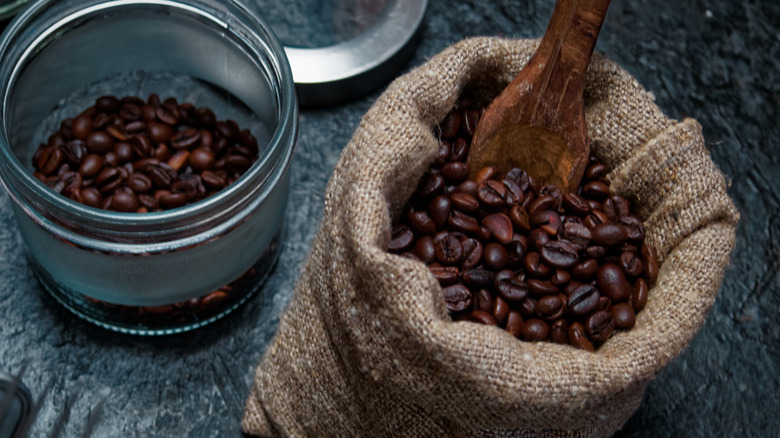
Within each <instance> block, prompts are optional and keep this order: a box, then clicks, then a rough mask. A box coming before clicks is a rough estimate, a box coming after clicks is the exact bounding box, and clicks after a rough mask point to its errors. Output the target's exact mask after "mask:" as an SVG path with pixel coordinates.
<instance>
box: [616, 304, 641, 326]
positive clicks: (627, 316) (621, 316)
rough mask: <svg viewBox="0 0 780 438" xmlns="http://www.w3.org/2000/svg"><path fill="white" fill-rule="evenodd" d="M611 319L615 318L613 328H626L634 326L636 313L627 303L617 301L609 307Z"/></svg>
mask: <svg viewBox="0 0 780 438" xmlns="http://www.w3.org/2000/svg"><path fill="white" fill-rule="evenodd" d="M610 313H611V314H612V319H613V320H615V328H616V329H618V330H628V329H630V328H632V327H634V324H635V323H636V314H635V313H634V309H633V308H632V307H631V305H630V304H628V303H617V304H615V305H613V306H612V308H611V309H610Z"/></svg>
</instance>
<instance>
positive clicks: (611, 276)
mask: <svg viewBox="0 0 780 438" xmlns="http://www.w3.org/2000/svg"><path fill="white" fill-rule="evenodd" d="M596 284H597V285H598V288H599V291H601V293H602V294H603V295H606V296H607V297H609V299H611V300H612V301H615V302H617V301H624V300H627V299H628V295H629V294H630V293H631V290H630V286H629V285H628V281H626V277H625V275H623V271H622V270H621V269H620V268H619V267H618V266H616V265H613V264H611V263H608V264H606V265H603V266H601V267H599V269H598V272H597V273H596Z"/></svg>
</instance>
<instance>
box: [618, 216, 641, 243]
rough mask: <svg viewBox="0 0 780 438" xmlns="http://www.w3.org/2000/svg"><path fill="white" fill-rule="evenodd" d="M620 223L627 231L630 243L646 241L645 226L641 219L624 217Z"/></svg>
mask: <svg viewBox="0 0 780 438" xmlns="http://www.w3.org/2000/svg"><path fill="white" fill-rule="evenodd" d="M618 222H619V223H620V225H622V226H623V229H625V230H626V237H627V238H628V240H629V241H630V242H642V241H644V240H645V226H644V224H642V221H641V220H640V219H639V218H637V217H636V216H631V215H623V216H621V217H620V219H619V220H618Z"/></svg>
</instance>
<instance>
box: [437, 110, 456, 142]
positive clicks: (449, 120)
mask: <svg viewBox="0 0 780 438" xmlns="http://www.w3.org/2000/svg"><path fill="white" fill-rule="evenodd" d="M460 120H461V113H459V112H457V111H451V112H450V113H449V114H447V117H445V118H444V120H442V122H441V123H439V125H438V127H439V133H440V134H441V138H443V139H448V140H451V139H453V138H455V136H456V135H458V130H459V129H460Z"/></svg>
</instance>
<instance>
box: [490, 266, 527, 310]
mask: <svg viewBox="0 0 780 438" xmlns="http://www.w3.org/2000/svg"><path fill="white" fill-rule="evenodd" d="M493 288H494V289H495V291H496V292H497V293H498V295H499V296H500V297H501V298H503V299H504V300H506V301H509V302H518V301H522V300H524V299H526V297H528V285H527V284H526V283H524V282H522V281H520V279H518V278H517V276H516V275H515V274H514V273H513V272H512V271H510V270H503V271H499V272H498V273H497V274H496V275H495V278H494V280H493Z"/></svg>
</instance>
